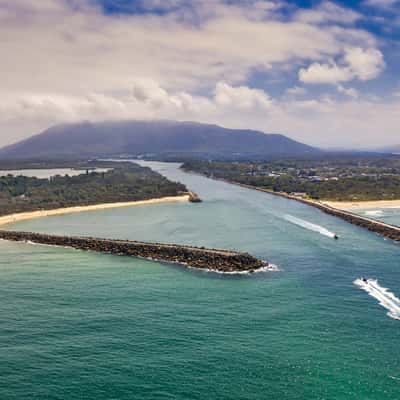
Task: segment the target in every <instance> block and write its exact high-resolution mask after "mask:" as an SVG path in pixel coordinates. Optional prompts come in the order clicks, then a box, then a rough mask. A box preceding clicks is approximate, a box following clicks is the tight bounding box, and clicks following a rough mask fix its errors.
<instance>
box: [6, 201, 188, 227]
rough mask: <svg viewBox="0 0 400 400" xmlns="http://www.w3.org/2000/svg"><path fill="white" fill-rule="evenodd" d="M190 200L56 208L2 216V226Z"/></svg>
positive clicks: (129, 202)
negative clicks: (65, 215)
mask: <svg viewBox="0 0 400 400" xmlns="http://www.w3.org/2000/svg"><path fill="white" fill-rule="evenodd" d="M188 200H189V195H186V194H185V195H182V196H169V197H161V198H159V199H149V200H138V201H126V202H120V203H104V204H94V205H90V206H77V207H66V208H56V209H54V210H40V211H29V212H23V213H17V214H9V215H4V216H1V217H0V225H5V224H10V223H13V222H18V221H24V220H27V219H32V218H41V217H49V216H52V215H62V214H72V213H78V212H84V211H96V210H105V209H108V208H118V207H132V206H142V205H149V204H159V203H173V202H179V201H188Z"/></svg>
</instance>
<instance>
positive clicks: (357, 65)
mask: <svg viewBox="0 0 400 400" xmlns="http://www.w3.org/2000/svg"><path fill="white" fill-rule="evenodd" d="M344 60H345V62H346V63H347V64H348V66H349V68H350V70H351V71H352V72H353V74H354V76H355V77H357V78H358V79H360V80H362V81H367V80H370V79H374V78H376V77H377V76H378V75H379V74H380V73H381V72H382V70H383V69H384V68H385V61H384V60H383V54H382V53H381V52H380V51H379V50H377V49H372V48H370V49H362V48H360V47H353V48H349V49H346V51H345V56H344Z"/></svg>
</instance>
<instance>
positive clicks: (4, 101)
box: [0, 0, 400, 149]
mask: <svg viewBox="0 0 400 400" xmlns="http://www.w3.org/2000/svg"><path fill="white" fill-rule="evenodd" d="M0 55H1V63H0V80H1V85H0V96H1V97H0V146H2V145H6V144H10V143H13V142H16V141H19V140H21V139H24V138H26V137H29V136H31V135H32V134H35V133H38V132H40V131H42V130H44V129H47V128H48V127H50V126H52V125H55V124H60V123H72V122H77V121H83V120H85V121H103V120H128V119H171V120H182V121H198V122H206V123H216V124H219V125H222V126H225V127H229V128H251V129H257V130H261V131H263V132H266V133H281V134H285V135H287V136H289V137H291V138H294V139H296V140H299V141H302V142H305V143H308V144H311V145H315V146H320V147H324V148H358V149H368V148H380V147H383V146H387V145H392V144H396V145H399V144H400V129H399V127H400V0H360V1H356V0H351V1H350V0H349V1H343V0H342V1H336V2H334V1H326V0H323V1H306V0H295V1H280V0H275V1H274V0H40V1H32V0H0Z"/></svg>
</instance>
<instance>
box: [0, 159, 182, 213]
mask: <svg viewBox="0 0 400 400" xmlns="http://www.w3.org/2000/svg"><path fill="white" fill-rule="evenodd" d="M85 165H86V166H87V167H89V165H87V164H85ZM64 166H68V167H71V165H64ZM81 166H82V165H81ZM90 166H91V167H92V166H99V167H105V166H107V167H110V168H112V169H111V170H109V171H108V172H91V171H90V170H87V171H86V172H84V173H83V174H81V175H77V176H68V175H67V176H54V177H51V178H50V179H38V178H29V177H26V176H16V177H15V176H12V175H7V176H2V177H0V215H6V214H10V213H16V212H23V211H33V210H41V209H54V208H60V207H71V206H78V205H90V204H98V203H112V202H119V201H134V200H145V199H150V198H158V197H164V196H175V195H177V194H179V193H180V192H182V191H186V190H187V189H186V187H185V186H184V185H182V184H180V183H175V182H171V181H169V180H167V179H166V178H164V177H163V176H161V175H160V174H158V173H156V172H154V171H152V170H151V169H149V168H143V167H140V166H139V165H136V164H132V163H97V164H93V163H92V164H91V165H90ZM14 167H15V166H14Z"/></svg>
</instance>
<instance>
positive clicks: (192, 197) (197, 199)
mask: <svg viewBox="0 0 400 400" xmlns="http://www.w3.org/2000/svg"><path fill="white" fill-rule="evenodd" d="M189 201H190V202H191V203H201V202H202V201H203V200H201V198H200V197H199V195H198V194H197V193H195V192H189Z"/></svg>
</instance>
